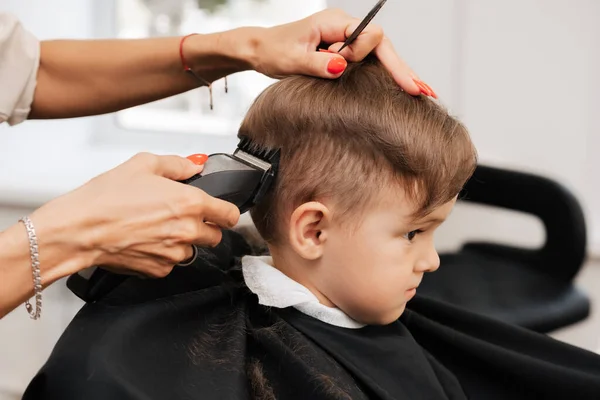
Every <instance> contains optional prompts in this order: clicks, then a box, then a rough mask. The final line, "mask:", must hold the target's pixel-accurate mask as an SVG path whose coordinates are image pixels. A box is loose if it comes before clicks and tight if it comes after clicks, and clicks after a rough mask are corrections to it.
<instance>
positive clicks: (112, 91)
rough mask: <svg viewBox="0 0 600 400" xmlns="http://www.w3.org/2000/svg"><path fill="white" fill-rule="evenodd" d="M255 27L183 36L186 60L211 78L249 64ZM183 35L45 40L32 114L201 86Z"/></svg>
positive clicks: (71, 113)
mask: <svg viewBox="0 0 600 400" xmlns="http://www.w3.org/2000/svg"><path fill="white" fill-rule="evenodd" d="M256 29H257V28H241V29H238V30H233V31H228V32H223V33H215V34H208V35H195V36H191V37H189V38H188V39H186V41H185V42H184V48H183V50H184V56H185V58H186V61H188V64H189V66H190V67H191V68H192V69H193V70H194V71H195V73H196V74H197V75H198V76H200V77H202V78H203V79H204V80H206V81H208V82H212V81H215V80H217V79H219V78H222V77H224V76H226V75H230V74H233V73H236V72H240V71H244V70H248V69H250V59H251V58H252V48H253V40H254V39H253V32H255V31H256ZM180 40H181V38H180V37H172V38H157V39H139V40H56V41H45V42H42V43H41V56H40V67H39V71H38V78H37V80H38V82H37V87H36V91H35V96H34V101H33V105H32V112H31V114H30V118H71V117H80V116H88V115H97V114H104V113H109V112H114V111H118V110H122V109H125V108H129V107H132V106H136V105H140V104H144V103H148V102H151V101H155V100H159V99H162V98H165V97H169V96H172V95H175V94H178V93H182V92H185V91H188V90H191V89H193V88H196V87H198V86H201V85H202V84H203V83H202V82H201V81H199V80H198V79H196V78H195V77H193V76H191V75H190V74H187V73H185V72H184V70H183V67H182V64H181V58H180V53H179V43H180Z"/></svg>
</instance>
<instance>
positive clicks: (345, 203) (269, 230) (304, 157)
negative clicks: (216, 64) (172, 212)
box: [239, 57, 477, 243]
mask: <svg viewBox="0 0 600 400" xmlns="http://www.w3.org/2000/svg"><path fill="white" fill-rule="evenodd" d="M239 134H240V135H245V136H248V137H249V138H251V139H252V141H253V142H254V143H256V145H258V146H264V147H269V148H281V165H280V170H279V174H278V177H277V180H276V182H275V183H274V185H273V188H272V189H271V191H270V192H269V193H268V195H267V196H266V197H265V198H264V200H263V201H261V203H260V204H258V205H257V206H256V207H255V208H254V209H253V210H252V211H251V215H252V219H253V221H254V223H255V225H256V227H257V229H258V231H259V232H260V234H261V235H262V236H263V238H264V239H265V240H266V241H268V242H270V243H273V242H275V241H276V240H277V239H278V238H280V237H281V235H282V233H283V232H281V231H280V229H281V223H282V222H285V217H286V216H289V214H290V213H291V212H292V211H293V210H294V209H295V208H296V207H298V206H300V205H301V204H303V203H305V202H308V201H312V200H321V201H322V200H325V199H331V200H333V201H334V203H335V212H334V213H335V214H336V215H340V214H345V213H346V212H347V211H350V210H352V211H356V210H359V209H360V207H364V206H365V205H367V204H368V202H369V200H371V199H373V196H377V195H378V193H379V192H380V190H381V188H384V187H390V182H400V183H401V184H402V187H403V189H404V190H405V191H406V193H407V195H408V196H409V198H410V199H411V200H412V201H414V202H416V204H417V206H418V210H417V212H416V213H415V217H418V216H424V215H427V214H428V213H429V212H431V211H433V210H434V209H435V208H436V207H438V206H440V205H442V204H444V203H446V202H448V201H450V200H451V199H452V198H454V197H455V196H456V195H457V194H458V193H459V192H460V190H461V188H462V187H463V185H464V184H465V182H466V181H467V179H468V178H469V177H470V176H471V174H472V173H473V171H474V169H475V166H476V162H477V155H476V151H475V148H474V146H473V144H472V142H471V139H470V137H469V134H468V132H467V129H466V128H465V126H464V125H463V124H461V123H460V122H459V121H458V120H456V119H455V118H453V117H451V116H450V115H449V114H448V112H447V111H446V110H444V109H443V108H442V107H441V106H439V105H438V104H436V103H435V102H434V101H433V100H431V99H429V98H427V97H425V96H416V97H415V96H411V95H409V94H407V93H406V92H404V91H402V90H401V89H400V87H399V86H398V85H397V83H396V82H395V81H394V80H393V78H392V77H391V75H390V74H389V73H388V72H387V70H386V69H385V68H384V67H383V66H382V65H381V64H380V63H379V61H378V60H377V59H376V58H374V57H368V58H367V59H365V60H364V61H363V62H361V63H354V64H350V65H348V68H347V70H346V71H345V72H344V74H343V75H342V76H341V77H340V78H339V79H335V80H327V79H319V78H312V77H305V76H294V77H289V78H285V79H283V80H281V81H279V82H276V83H275V84H273V85H271V86H270V87H268V88H267V89H266V90H265V91H264V92H263V93H262V94H261V95H260V96H258V98H257V99H256V100H255V102H254V104H253V105H252V107H251V108H250V110H249V111H248V113H247V114H246V117H245V119H244V121H243V122H242V125H241V127H240V130H239Z"/></svg>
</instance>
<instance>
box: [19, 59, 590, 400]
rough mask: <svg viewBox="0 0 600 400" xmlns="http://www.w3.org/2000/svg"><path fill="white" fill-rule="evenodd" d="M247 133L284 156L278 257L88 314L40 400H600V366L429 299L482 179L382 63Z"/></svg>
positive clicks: (273, 196) (277, 88)
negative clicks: (454, 230) (451, 229)
mask: <svg viewBox="0 0 600 400" xmlns="http://www.w3.org/2000/svg"><path fill="white" fill-rule="evenodd" d="M240 134H243V135H246V136H249V137H250V138H251V139H252V140H253V141H254V143H255V144H256V145H257V146H266V147H270V148H274V147H281V149H282V152H281V167H280V172H279V175H278V177H277V180H276V183H275V185H274V187H273V188H272V190H271V191H270V192H269V193H268V195H267V196H266V198H265V199H264V200H263V201H262V202H261V203H260V204H259V205H257V206H256V207H255V208H254V209H253V210H252V212H251V213H252V218H253V220H254V222H255V225H256V228H257V229H258V231H259V232H260V234H261V235H262V236H263V238H264V239H265V240H266V242H267V244H268V248H269V253H270V254H269V255H262V256H258V255H250V254H251V249H250V248H249V246H248V243H247V242H245V241H244V239H243V238H242V237H241V236H239V235H237V234H235V233H233V232H224V235H223V238H224V240H223V242H222V243H221V244H220V245H219V246H218V247H217V248H216V249H211V250H207V251H206V254H205V255H204V257H203V258H202V259H200V260H198V261H197V262H196V264H195V265H194V266H192V267H187V268H177V269H175V270H174V271H173V273H172V274H171V275H169V276H168V277H167V278H165V279H163V280H159V281H153V280H139V279H137V278H135V277H131V278H128V279H127V281H125V282H124V283H123V284H122V285H121V286H119V287H118V288H116V289H115V290H114V291H113V292H112V293H110V294H109V295H108V296H106V297H105V298H104V299H102V300H101V301H99V302H96V303H92V304H88V305H86V306H85V307H84V308H83V309H82V310H81V312H80V313H79V314H78V315H77V317H76V318H75V319H74V321H73V322H72V323H71V325H70V326H69V328H67V330H66V332H65V333H64V335H63V336H62V338H61V339H60V341H59V342H58V344H57V346H56V348H55V349H54V352H53V354H52V355H51V357H50V359H49V361H48V362H47V364H46V365H45V366H44V367H43V368H42V370H41V371H40V372H39V373H38V375H37V376H36V377H35V378H34V380H33V381H32V383H31V384H30V386H29V388H28V390H27V393H26V394H25V397H24V398H25V399H69V398H85V399H108V398H110V399H246V398H251V399H390V400H391V399H395V400H398V399H400V400H404V399H406V400H409V399H410V400H414V399H466V398H471V399H485V400H493V399H511V400H512V399H521V398H522V399H533V398H535V399H554V398H577V399H597V398H600V358H599V357H598V356H596V355H594V354H591V353H588V352H585V351H583V350H580V349H577V348H574V347H571V346H568V345H564V344H561V343H558V342H556V341H553V340H552V339H549V338H546V337H544V336H541V335H537V334H534V333H530V332H527V331H524V330H521V329H519V328H515V327H512V326H508V325H505V324H501V323H499V322H496V321H493V320H490V319H487V318H483V317H480V316H477V315H473V314H470V313H468V312H465V311H463V310H460V309H458V308H455V307H451V306H448V305H445V304H442V303H439V302H436V301H432V300H428V299H423V298H419V297H418V296H417V297H414V296H415V292H416V288H417V287H418V286H419V283H420V281H421V279H423V275H424V274H425V273H426V272H433V271H435V270H436V269H437V268H438V266H439V259H438V256H437V254H436V252H435V249H434V247H433V233H434V231H435V229H436V228H437V227H438V226H439V225H440V224H441V223H442V222H443V221H444V219H445V218H446V217H447V216H448V214H449V213H450V211H451V209H452V207H453V205H454V203H455V201H456V198H457V195H458V193H459V191H460V190H461V187H462V186H463V185H464V183H465V182H466V180H467V179H468V178H469V176H470V175H471V173H472V171H473V169H474V168H475V164H476V156H475V151H474V148H473V145H472V143H471V141H470V139H469V135H468V133H467V131H466V129H465V128H464V127H463V126H462V125H461V124H460V123H459V122H458V121H456V120H455V119H453V118H451V117H450V116H449V115H448V114H447V113H446V112H445V111H443V110H442V109H441V108H440V107H438V106H437V105H436V104H435V103H433V102H432V101H430V100H428V99H425V98H421V97H419V98H413V97H411V96H409V95H407V94H406V93H403V92H402V91H401V90H400V89H399V88H398V87H397V86H396V85H395V84H394V83H393V80H392V79H391V78H390V77H389V75H387V73H386V72H385V71H384V69H383V68H382V67H381V66H380V65H379V64H378V63H377V62H376V61H375V60H374V59H367V60H366V61H364V62H363V63H361V64H357V65H352V66H349V68H348V69H347V70H346V72H345V73H344V76H342V77H341V78H340V79H339V80H337V81H335V82H334V81H323V80H318V79H313V78H306V77H294V78H289V79H285V80H283V81H280V82H278V83H276V84H275V85H273V86H271V87H270V88H269V89H267V90H266V91H265V92H264V93H263V94H262V95H261V96H259V98H258V99H257V101H256V103H255V104H254V105H253V106H252V108H251V109H250V110H249V112H248V115H247V117H246V118H245V120H244V123H243V124H242V126H241V128H240ZM240 259H241V261H240ZM240 264H241V271H240V268H239V266H240ZM413 297H414V298H413ZM411 299H412V301H411ZM409 301H410V302H409ZM407 304H408V306H407Z"/></svg>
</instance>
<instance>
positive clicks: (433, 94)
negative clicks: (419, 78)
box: [421, 82, 438, 99]
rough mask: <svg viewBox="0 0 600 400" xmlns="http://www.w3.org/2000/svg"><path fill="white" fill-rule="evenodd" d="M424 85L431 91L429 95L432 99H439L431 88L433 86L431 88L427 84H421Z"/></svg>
mask: <svg viewBox="0 0 600 400" xmlns="http://www.w3.org/2000/svg"><path fill="white" fill-rule="evenodd" d="M421 83H422V84H423V85H425V87H426V88H427V89H428V90H429V93H431V94H430V96H431V97H433V98H434V99H437V98H438V97H437V94H435V92H434V91H433V89H432V88H431V86H429V85H428V84H426V83H425V82H421Z"/></svg>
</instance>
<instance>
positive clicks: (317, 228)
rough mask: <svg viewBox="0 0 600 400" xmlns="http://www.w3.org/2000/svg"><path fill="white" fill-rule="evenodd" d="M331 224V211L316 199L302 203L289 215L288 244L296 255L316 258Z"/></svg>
mask: <svg viewBox="0 0 600 400" xmlns="http://www.w3.org/2000/svg"><path fill="white" fill-rule="evenodd" d="M329 226H331V212H330V211H329V209H328V208H327V207H326V206H325V205H323V204H322V203H319V202H317V201H311V202H309V203H304V204H302V205H301V206H300V207H298V208H296V209H295V210H294V212H293V213H292V216H291V217H290V224H289V227H290V231H289V236H288V237H289V240H290V245H291V246H292V248H293V249H294V251H295V252H296V253H298V255H299V256H300V257H302V258H304V259H307V260H316V259H318V258H320V257H321V256H322V255H323V245H324V244H325V241H326V240H327V233H328V231H327V228H328V227H329Z"/></svg>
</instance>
